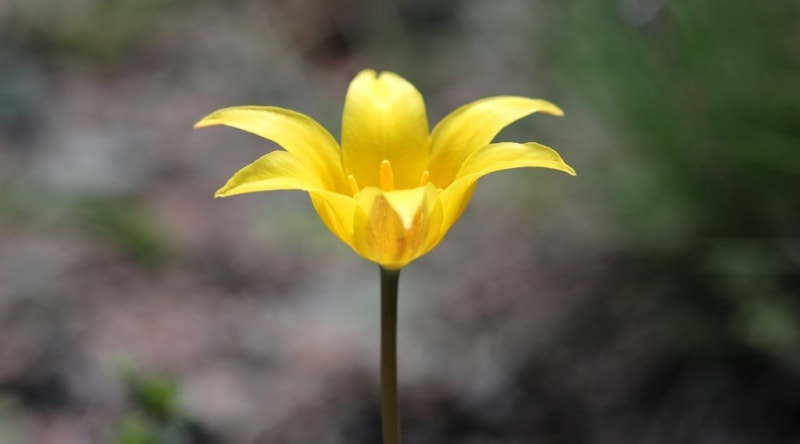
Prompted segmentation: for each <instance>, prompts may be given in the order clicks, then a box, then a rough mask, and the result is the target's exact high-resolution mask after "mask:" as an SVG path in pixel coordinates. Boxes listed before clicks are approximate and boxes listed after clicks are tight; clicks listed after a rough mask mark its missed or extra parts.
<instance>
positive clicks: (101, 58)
mask: <svg viewBox="0 0 800 444" xmlns="http://www.w3.org/2000/svg"><path fill="white" fill-rule="evenodd" d="M194 3H196V2H193V1H191V0H138V1H133V2H132V1H129V0H79V1H70V2H59V1H27V0H8V1H7V4H6V5H4V7H5V8H6V9H7V12H6V15H7V19H6V20H5V23H2V22H0V24H1V25H3V26H2V28H3V29H2V32H0V36H2V37H3V39H10V40H17V41H21V42H25V43H26V44H29V45H32V46H33V47H35V48H37V49H38V50H40V51H43V52H47V53H51V54H55V55H64V56H68V57H71V58H78V59H85V60H87V61H91V62H116V61H119V60H120V59H121V58H123V57H125V56H127V55H130V53H131V51H132V50H134V49H136V48H137V47H138V45H140V44H141V43H142V42H143V41H145V40H146V39H147V38H148V37H150V36H151V34H152V33H153V32H154V30H155V25H156V24H157V23H158V20H159V19H160V18H161V17H163V16H164V15H166V14H168V13H170V12H173V11H175V10H176V9H177V8H178V7H180V6H183V5H187V4H194ZM0 18H2V17H0Z"/></svg>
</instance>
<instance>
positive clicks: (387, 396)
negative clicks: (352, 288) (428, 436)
mask: <svg viewBox="0 0 800 444" xmlns="http://www.w3.org/2000/svg"><path fill="white" fill-rule="evenodd" d="M399 279H400V270H386V269H384V268H383V267H381V418H382V423H383V424H382V426H383V444H400V415H399V413H398V409H397V286H398V281H399Z"/></svg>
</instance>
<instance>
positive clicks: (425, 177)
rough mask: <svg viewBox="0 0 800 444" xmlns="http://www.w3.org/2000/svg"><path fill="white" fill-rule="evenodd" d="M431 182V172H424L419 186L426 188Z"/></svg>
mask: <svg viewBox="0 0 800 444" xmlns="http://www.w3.org/2000/svg"><path fill="white" fill-rule="evenodd" d="M429 180H431V172H430V171H428V170H425V171H423V172H422V177H420V178H419V186H421V187H424V186H425V185H427V184H428V181H429Z"/></svg>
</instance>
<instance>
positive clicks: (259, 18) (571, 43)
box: [0, 0, 800, 444]
mask: <svg viewBox="0 0 800 444" xmlns="http://www.w3.org/2000/svg"><path fill="white" fill-rule="evenodd" d="M363 68H375V69H377V70H392V71H395V72H397V73H399V74H400V75H402V76H404V77H405V78H407V79H408V80H410V81H411V82H412V83H414V84H415V85H416V86H417V87H418V88H419V89H420V91H421V92H422V93H423V95H424V96H425V98H426V101H427V106H428V113H429V120H430V122H431V124H433V123H435V122H436V121H438V120H439V119H440V118H441V117H443V116H444V115H445V114H447V113H448V112H449V111H451V110H452V109H454V108H456V107H457V106H460V105H462V104H464V103H466V102H469V101H472V100H475V99H478V98H482V97H486V96H491V95H500V94H515V95H524V96H530V97H541V98H546V99H548V100H551V101H553V102H555V103H557V104H559V105H560V106H562V107H563V108H564V109H565V111H566V116H565V117H564V118H560V119H558V118H553V117H550V116H545V115H535V116H532V117H529V118H526V119H523V120H522V121H520V122H518V123H515V124H514V125H512V126H511V127H509V128H508V129H506V130H504V131H503V132H502V133H501V134H500V135H499V136H498V140H514V141H526V140H535V141H538V142H541V143H544V144H547V145H550V146H553V147H555V148H556V149H557V150H558V151H559V152H560V153H561V154H562V156H563V157H564V158H565V159H566V160H567V162H569V163H570V164H571V165H572V166H573V167H575V169H576V170H577V171H578V176H577V177H575V178H573V177H570V176H567V175H565V174H562V173H557V172H553V171H549V170H543V169H537V170H530V169H526V170H515V171H509V172H503V173H499V174H495V175H492V176H490V177H488V178H485V179H483V180H482V182H481V184H480V185H479V187H478V191H477V192H476V195H475V197H474V198H473V201H472V204H471V205H470V207H469V208H468V210H467V211H466V213H465V214H464V216H463V217H462V218H461V220H460V221H459V223H458V224H457V225H456V226H455V227H454V228H453V230H452V231H451V232H450V234H449V235H448V236H447V238H446V239H445V240H444V242H442V244H441V245H440V246H439V247H438V248H437V249H436V250H434V251H433V252H432V253H430V254H429V255H427V256H425V257H424V258H422V259H420V260H418V261H416V262H414V263H413V264H412V265H411V266H409V267H408V268H407V269H405V270H404V272H403V276H402V279H401V286H400V287H401V288H400V291H401V298H400V306H401V315H400V344H399V347H400V385H401V410H402V416H403V418H402V419H403V432H404V438H405V441H406V442H409V443H465V444H466V443H470V444H479V443H481V444H482V443H509V444H511V443H664V444H667V443H708V444H714V443H726V444H730V443H734V444H735V443H758V444H771V443H798V442H800V299H798V298H800V230H799V229H798V227H800V152H798V149H800V84H798V81H799V80H800V3H798V2H796V1H791V0H773V1H763V2H755V1H746V0H706V1H703V2H700V1H698V2H690V1H679V0H674V1H667V0H600V1H597V0H574V1H570V2H567V1H562V2H548V1H542V0H503V1H494V0H442V1H438V2H429V1H425V0H393V1H389V0H383V1H368V0H333V1H330V0H270V1H252V0H226V1H223V0H70V1H59V0H3V1H2V3H0V443H1V444H51V443H53V444H79V443H116V444H150V443H159V444H161V443H163V444H203V443H224V444H227V443H232V444H242V443H243V444H250V443H253V444H255V443H289V444H295V443H297V444H304V443H321V444H328V443H331V444H338V443H356V444H358V443H364V444H370V443H376V442H379V436H380V435H379V403H378V402H379V391H378V389H377V379H378V371H377V370H378V369H377V367H378V326H379V325H378V321H379V319H378V318H379V314H378V313H379V298H378V271H377V268H376V267H375V266H374V265H373V264H370V263H368V262H366V261H364V260H362V259H360V258H359V257H358V256H357V255H355V254H354V253H353V252H352V251H350V250H349V248H348V247H346V246H345V245H343V244H341V243H340V242H339V241H338V240H337V239H335V238H334V236H332V235H331V234H330V233H329V232H328V231H327V229H326V228H325V227H324V226H323V224H322V223H321V222H320V220H319V219H318V218H317V217H316V215H315V213H314V211H313V209H312V207H311V205H310V203H309V201H308V198H307V196H306V195H305V194H304V193H300V192H280V193H267V194H255V195H245V196H240V197H235V198H230V199H222V200H214V199H213V198H212V196H213V193H214V191H215V190H216V189H217V188H219V187H220V186H221V185H222V184H223V183H224V182H225V181H226V180H227V178H228V177H229V176H230V175H231V174H233V173H234V172H235V171H236V170H237V169H238V168H240V167H241V166H243V165H245V164H247V163H249V162H251V161H252V160H254V159H256V158H257V157H259V156H261V155H262V154H263V153H265V152H267V151H270V150H273V149H276V146H275V145H274V144H272V143H271V142H268V141H265V140H263V139H259V138H257V137H255V136H252V135H249V134H246V133H242V132H238V131H235V130H232V129H222V128H218V129H206V130H203V131H193V130H192V129H191V127H192V125H193V123H194V122H196V121H197V120H199V119H200V118H201V117H203V116H204V115H206V114H207V113H209V112H211V111H213V110H215V109H217V108H220V107H224V106H230V105H241V104H271V105H277V106H283V107H287V108H292V109H295V110H298V111H301V112H304V113H306V114H309V115H311V116H313V117H315V118H317V119H318V120H319V121H320V122H322V123H323V124H324V125H325V126H326V127H328V128H329V129H330V130H331V132H332V133H333V134H335V135H337V136H338V134H339V128H340V119H341V108H342V104H343V100H344V94H345V91H346V88H347V84H348V83H349V81H350V79H351V78H352V77H353V75H354V74H355V73H357V72H358V71H359V70H361V69H363Z"/></svg>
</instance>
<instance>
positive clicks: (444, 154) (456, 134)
mask: <svg viewBox="0 0 800 444" xmlns="http://www.w3.org/2000/svg"><path fill="white" fill-rule="evenodd" d="M535 112H544V113H547V114H552V115H555V116H561V115H563V114H564V113H563V111H561V109H560V108H559V107H557V106H556V105H554V104H552V103H550V102H547V101H545V100H538V99H528V98H525V97H514V96H497V97H489V98H486V99H482V100H477V101H475V102H472V103H468V104H466V105H464V106H462V107H460V108H458V109H456V110H455V111H453V112H452V113H450V114H449V115H447V116H446V117H445V118H444V119H442V121H441V122H439V124H437V125H436V127H435V128H434V129H433V133H432V136H431V160H430V165H429V167H428V169H429V171H430V175H431V180H433V181H434V182H435V183H436V185H437V186H438V187H440V188H446V187H448V186H449V185H450V183H452V181H454V180H455V179H456V175H457V174H458V171H459V169H460V168H461V166H462V164H463V163H464V161H465V160H466V159H467V158H469V157H470V156H471V155H472V154H473V153H475V152H476V151H477V150H479V149H481V148H482V147H484V146H486V145H488V144H489V143H490V142H491V141H492V139H494V137H495V136H496V135H497V133H499V132H500V130H502V129H503V128H505V127H506V126H508V125H510V124H511V123H513V122H515V121H516V120H519V119H521V118H523V117H525V116H527V115H530V114H532V113H535Z"/></svg>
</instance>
